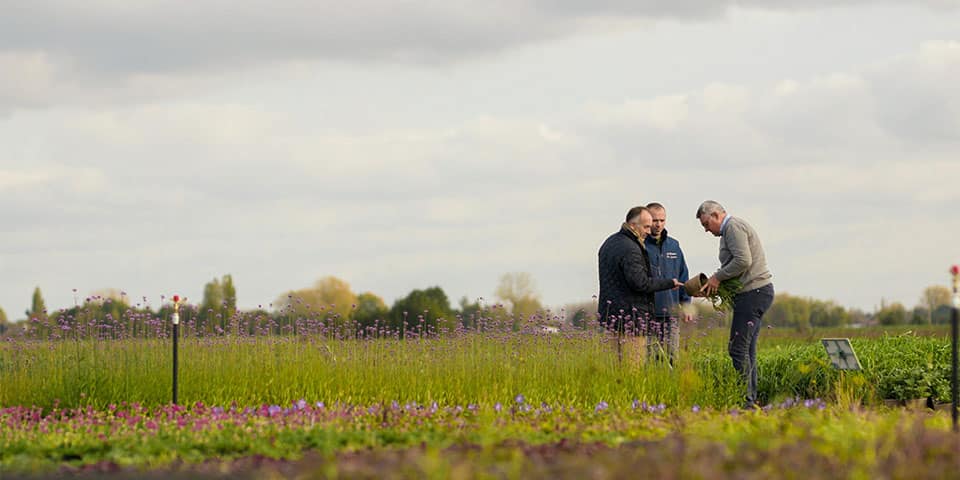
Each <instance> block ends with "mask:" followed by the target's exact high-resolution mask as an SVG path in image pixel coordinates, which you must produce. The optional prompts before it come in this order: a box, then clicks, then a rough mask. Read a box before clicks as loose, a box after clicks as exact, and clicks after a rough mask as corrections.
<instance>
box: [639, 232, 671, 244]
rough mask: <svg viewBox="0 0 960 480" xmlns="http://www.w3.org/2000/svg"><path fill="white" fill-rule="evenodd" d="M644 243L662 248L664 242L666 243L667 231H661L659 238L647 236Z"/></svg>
mask: <svg viewBox="0 0 960 480" xmlns="http://www.w3.org/2000/svg"><path fill="white" fill-rule="evenodd" d="M644 241H650V242H651V243H653V244H654V245H656V246H658V247H662V246H663V244H664V242H666V241H667V229H666V228H664V229H663V231H662V232H660V238H653V235H647V238H646V239H644Z"/></svg>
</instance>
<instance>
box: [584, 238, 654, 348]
mask: <svg viewBox="0 0 960 480" xmlns="http://www.w3.org/2000/svg"><path fill="white" fill-rule="evenodd" d="M598 257H599V271H600V297H599V298H598V302H599V303H598V306H597V308H598V309H599V312H598V313H599V315H600V319H601V321H602V322H603V323H604V324H606V325H607V326H614V325H616V326H617V328H618V329H622V328H623V323H629V322H633V323H634V325H637V324H638V323H641V322H643V321H645V320H646V319H648V318H649V317H650V316H652V315H653V313H654V297H653V295H654V292H658V291H661V290H669V289H671V288H673V279H670V278H666V279H655V278H653V277H652V276H651V272H650V258H649V257H648V256H647V251H646V248H644V247H643V245H642V244H641V243H640V241H639V240H638V239H637V236H636V235H634V234H633V232H631V231H630V230H628V229H626V228H621V229H620V231H619V232H617V233H614V234H613V235H610V237H609V238H607V240H606V241H605V242H603V245H602V246H601V247H600V252H599V253H598ZM626 316H629V317H630V318H629V319H625V318H624V317H626ZM637 320H640V322H637Z"/></svg>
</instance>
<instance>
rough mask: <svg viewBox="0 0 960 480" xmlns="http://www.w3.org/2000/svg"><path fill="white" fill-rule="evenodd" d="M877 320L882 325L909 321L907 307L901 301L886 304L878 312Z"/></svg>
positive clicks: (901, 323)
mask: <svg viewBox="0 0 960 480" xmlns="http://www.w3.org/2000/svg"><path fill="white" fill-rule="evenodd" d="M877 322H878V323H880V325H903V324H905V323H907V309H906V308H905V307H904V306H903V304H902V303H900V302H894V303H893V304H890V305H884V306H883V307H882V308H881V309H880V311H878V312H877Z"/></svg>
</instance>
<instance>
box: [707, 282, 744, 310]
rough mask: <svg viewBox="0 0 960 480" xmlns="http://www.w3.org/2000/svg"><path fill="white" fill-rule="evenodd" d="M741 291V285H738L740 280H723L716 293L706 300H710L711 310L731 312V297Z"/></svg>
mask: <svg viewBox="0 0 960 480" xmlns="http://www.w3.org/2000/svg"><path fill="white" fill-rule="evenodd" d="M741 289H743V284H742V283H740V280H738V279H736V278H731V279H728V280H724V281H722V282H720V287H718V288H717V292H716V293H714V294H713V295H709V296H707V299H708V300H710V303H711V304H713V308H714V309H715V310H716V311H718V312H732V311H733V297H734V296H736V295H737V294H738V293H740V290H741Z"/></svg>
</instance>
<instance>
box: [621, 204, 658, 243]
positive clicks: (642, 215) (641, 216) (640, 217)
mask: <svg viewBox="0 0 960 480" xmlns="http://www.w3.org/2000/svg"><path fill="white" fill-rule="evenodd" d="M627 225H629V226H630V228H632V229H633V231H634V232H635V233H636V234H637V235H638V236H639V237H640V240H643V239H644V238H645V237H646V236H647V235H650V229H651V228H652V227H653V216H652V215H650V210H647V207H633V208H631V209H630V211H628V212H627Z"/></svg>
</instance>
